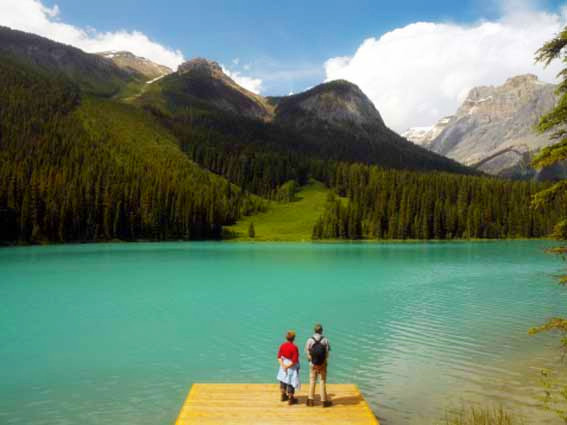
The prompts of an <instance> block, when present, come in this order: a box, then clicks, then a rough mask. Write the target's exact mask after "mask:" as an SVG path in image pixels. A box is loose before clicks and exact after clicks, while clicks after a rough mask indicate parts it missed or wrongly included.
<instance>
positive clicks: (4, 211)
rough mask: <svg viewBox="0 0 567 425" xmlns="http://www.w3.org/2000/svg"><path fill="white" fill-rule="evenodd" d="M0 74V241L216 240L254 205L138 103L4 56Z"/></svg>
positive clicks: (252, 209)
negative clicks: (110, 97)
mask: <svg viewBox="0 0 567 425" xmlns="http://www.w3.org/2000/svg"><path fill="white" fill-rule="evenodd" d="M0 79H1V80H2V82H3V84H2V85H1V86H0V212H1V217H0V225H1V226H2V227H1V228H0V240H14V239H16V240H20V241H26V242H42V241H100V240H110V239H114V238H119V239H123V240H136V239H152V240H162V239H200V238H218V237H220V236H221V230H222V227H221V226H222V225H223V224H230V223H232V222H234V221H235V220H236V219H237V218H238V217H239V216H240V214H241V213H242V212H246V213H249V212H253V211H255V209H257V208H259V207H261V202H260V201H258V200H256V201H255V200H254V199H256V198H254V199H253V198H251V197H248V196H244V195H243V194H242V192H241V191H240V189H238V188H236V187H234V186H232V185H230V184H229V183H228V182H227V181H226V180H225V179H223V178H220V177H217V176H215V175H213V174H211V173H209V172H206V171H203V170H202V169H200V168H199V167H198V166H197V165H196V164H194V163H193V162H191V161H190V160H189V159H188V158H187V156H186V155H184V154H183V153H182V152H181V151H180V150H179V148H178V146H177V143H176V141H175V139H174V138H173V137H172V136H171V135H170V134H169V133H168V132H167V131H166V130H164V129H162V128H161V127H160V126H159V125H158V124H157V123H155V122H154V120H153V119H152V117H151V116H149V115H148V114H146V113H145V112H143V111H141V110H139V109H136V108H134V107H132V106H128V105H123V104H119V103H115V102H111V101H106V100H99V99H96V98H88V97H85V96H83V95H81V92H80V90H79V89H78V88H77V87H76V86H75V85H74V84H73V83H71V82H69V81H68V80H67V79H65V78H63V77H50V76H45V75H41V74H40V73H38V72H35V71H34V70H32V69H31V68H28V67H25V66H22V65H20V64H14V63H11V62H9V61H7V60H3V61H0Z"/></svg>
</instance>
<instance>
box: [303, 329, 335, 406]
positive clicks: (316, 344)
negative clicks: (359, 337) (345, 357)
mask: <svg viewBox="0 0 567 425" xmlns="http://www.w3.org/2000/svg"><path fill="white" fill-rule="evenodd" d="M314 331H315V333H314V334H313V336H311V337H309V339H307V342H306V343H305V354H307V358H308V359H309V396H308V398H307V406H313V397H314V396H315V384H316V383H317V377H319V381H320V385H321V401H322V402H323V407H330V406H332V404H333V403H332V402H331V401H330V400H329V399H328V397H327V360H328V358H329V352H330V351H331V345H330V344H329V340H328V339H327V337H325V336H323V326H322V325H321V324H319V323H317V324H316V325H315V328H314Z"/></svg>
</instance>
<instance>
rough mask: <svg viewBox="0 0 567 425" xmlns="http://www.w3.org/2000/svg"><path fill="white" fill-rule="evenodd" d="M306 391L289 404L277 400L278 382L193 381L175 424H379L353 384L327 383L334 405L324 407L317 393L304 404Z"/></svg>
mask: <svg viewBox="0 0 567 425" xmlns="http://www.w3.org/2000/svg"><path fill="white" fill-rule="evenodd" d="M306 391H307V385H304V386H303V388H302V390H301V391H299V392H298V393H297V398H298V400H299V404H296V405H293V406H289V405H288V404H287V403H285V402H281V401H279V395H280V390H279V386H278V385H277V384H193V386H192V387H191V390H190V391H189V394H188V395H187V398H186V399H185V402H184V403H183V406H182V407H181V410H180V411H179V416H178V418H177V421H176V422H175V425H197V424H199V425H242V424H248V425H254V424H262V425H299V424H310V425H318V424H325V425H334V424H341V425H379V423H378V420H377V419H376V417H375V416H374V413H372V410H371V409H370V407H369V406H368V403H367V402H366V400H365V399H364V397H363V396H362V394H361V393H360V391H359V390H358V387H357V386H356V385H353V384H329V385H327V393H328V394H329V398H330V399H331V400H332V401H333V406H332V407H330V408H325V409H323V408H322V407H321V400H320V397H319V395H316V396H315V406H314V407H307V406H306V405H305V400H306V399H307V392H306Z"/></svg>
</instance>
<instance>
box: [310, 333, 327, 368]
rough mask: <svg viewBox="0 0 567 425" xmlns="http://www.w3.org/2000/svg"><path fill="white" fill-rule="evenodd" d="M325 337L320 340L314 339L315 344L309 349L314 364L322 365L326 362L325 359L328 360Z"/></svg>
mask: <svg viewBox="0 0 567 425" xmlns="http://www.w3.org/2000/svg"><path fill="white" fill-rule="evenodd" d="M323 338H324V337H321V338H320V339H319V340H316V339H315V338H311V339H313V341H314V342H313V345H311V348H310V349H309V354H310V355H311V363H313V365H314V366H322V365H324V364H325V360H327V347H326V346H325V345H323V344H322V341H323Z"/></svg>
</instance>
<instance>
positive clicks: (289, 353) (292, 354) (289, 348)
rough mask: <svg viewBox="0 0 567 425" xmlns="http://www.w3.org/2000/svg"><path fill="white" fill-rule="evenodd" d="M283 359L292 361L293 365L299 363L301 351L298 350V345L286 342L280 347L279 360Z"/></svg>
mask: <svg viewBox="0 0 567 425" xmlns="http://www.w3.org/2000/svg"><path fill="white" fill-rule="evenodd" d="M282 357H285V358H287V359H290V360H291V361H292V362H293V363H297V362H299V350H298V349H297V345H295V344H294V343H293V342H284V343H283V344H282V345H280V349H279V351H278V359H279V358H282Z"/></svg>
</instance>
